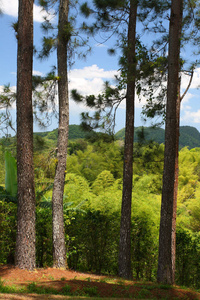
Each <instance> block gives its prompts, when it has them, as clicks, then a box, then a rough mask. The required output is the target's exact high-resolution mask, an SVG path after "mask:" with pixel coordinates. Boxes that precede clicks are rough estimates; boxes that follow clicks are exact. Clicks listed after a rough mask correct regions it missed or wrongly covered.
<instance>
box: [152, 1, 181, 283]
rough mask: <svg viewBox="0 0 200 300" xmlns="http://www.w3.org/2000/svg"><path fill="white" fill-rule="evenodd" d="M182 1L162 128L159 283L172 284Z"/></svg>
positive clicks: (175, 14)
mask: <svg viewBox="0 0 200 300" xmlns="http://www.w3.org/2000/svg"><path fill="white" fill-rule="evenodd" d="M182 10H183V0H172V4H171V16H170V29H169V56H168V60H169V62H168V86H167V107H166V125H165V158H164V172H163V191H162V205H161V220H160V234H159V258H158V273H157V280H158V282H161V283H165V284H174V280H175V245H176V198H177V197H176V187H177V177H176V174H178V170H177V166H178V155H177V145H178V138H179V112H180V108H179V106H180V96H178V94H179V70H180V39H181V28H182Z"/></svg>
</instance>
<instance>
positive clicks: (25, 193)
mask: <svg viewBox="0 0 200 300" xmlns="http://www.w3.org/2000/svg"><path fill="white" fill-rule="evenodd" d="M18 18H19V19H18V32H17V34H18V36H17V38H18V53H17V180H18V212H17V240H16V261H15V264H16V266H18V267H20V268H22V269H28V270H33V269H34V268H35V266H36V262H35V190H34V169H33V112H32V63H33V0H30V1H26V0H19V15H18Z"/></svg>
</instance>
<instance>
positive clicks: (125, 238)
mask: <svg viewBox="0 0 200 300" xmlns="http://www.w3.org/2000/svg"><path fill="white" fill-rule="evenodd" d="M136 19H137V1H135V0H131V1H130V14H129V25H128V54H127V64H128V73H127V95H126V127H125V146H124V171H123V196H122V208H121V225H120V241H119V262H118V264H119V276H121V277H123V278H126V279H131V278H132V270H131V202H132V178H133V139H134V106H135V69H136V60H135V43H136V37H135V36H136Z"/></svg>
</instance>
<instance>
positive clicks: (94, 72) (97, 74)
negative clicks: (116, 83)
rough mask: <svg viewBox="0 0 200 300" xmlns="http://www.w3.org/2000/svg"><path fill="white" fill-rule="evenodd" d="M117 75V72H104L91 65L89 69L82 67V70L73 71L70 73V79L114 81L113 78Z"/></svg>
mask: <svg viewBox="0 0 200 300" xmlns="http://www.w3.org/2000/svg"><path fill="white" fill-rule="evenodd" d="M117 74H118V71H117V70H110V71H105V70H104V69H102V68H101V69H100V68H99V67H98V66H97V65H92V66H89V67H84V68H83V69H73V70H72V71H71V72H70V77H71V78H86V79H94V78H104V79H114V76H115V75H117Z"/></svg>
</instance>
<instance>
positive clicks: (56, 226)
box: [52, 0, 71, 268]
mask: <svg viewBox="0 0 200 300" xmlns="http://www.w3.org/2000/svg"><path fill="white" fill-rule="evenodd" d="M68 13H69V1H68V0H60V4H59V23H58V45H57V64H58V77H59V80H58V98H59V127H58V146H57V159H58V163H57V167H56V174H55V178H54V186H53V196H52V214H53V265H54V267H57V268H66V248H65V232H64V217H63V193H64V185H65V171H66V157H67V144H68V129H69V98H68V71H67V60H68V58H67V47H68V42H69V39H70V34H71V31H70V27H69V22H68Z"/></svg>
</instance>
